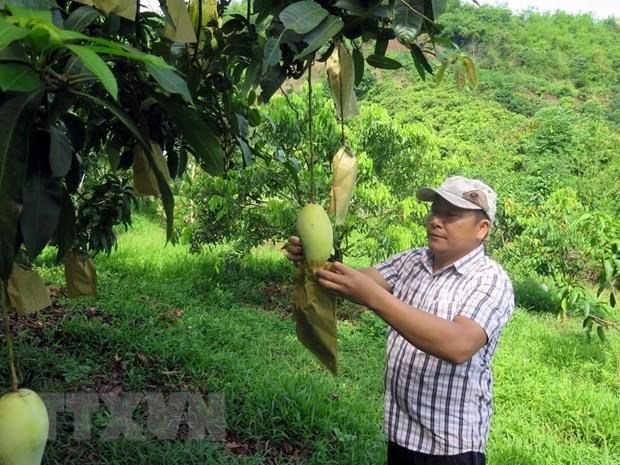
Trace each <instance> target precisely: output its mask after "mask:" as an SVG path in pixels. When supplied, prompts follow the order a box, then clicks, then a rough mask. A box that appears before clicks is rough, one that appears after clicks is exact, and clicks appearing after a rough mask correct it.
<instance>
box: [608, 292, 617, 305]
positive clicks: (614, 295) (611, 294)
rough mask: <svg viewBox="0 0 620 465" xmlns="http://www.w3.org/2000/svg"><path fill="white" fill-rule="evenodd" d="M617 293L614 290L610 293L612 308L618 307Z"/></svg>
mask: <svg viewBox="0 0 620 465" xmlns="http://www.w3.org/2000/svg"><path fill="white" fill-rule="evenodd" d="M616 303H617V302H616V292H615V291H614V290H613V289H612V290H611V292H610V293H609V305H611V306H612V307H615V306H616Z"/></svg>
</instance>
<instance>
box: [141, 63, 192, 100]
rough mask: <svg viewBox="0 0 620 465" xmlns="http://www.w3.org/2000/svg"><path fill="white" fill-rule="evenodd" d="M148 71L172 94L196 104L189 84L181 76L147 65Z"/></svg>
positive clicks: (168, 70)
mask: <svg viewBox="0 0 620 465" xmlns="http://www.w3.org/2000/svg"><path fill="white" fill-rule="evenodd" d="M146 70H147V71H148V72H149V74H150V75H151V76H153V78H154V79H155V80H156V81H157V83H158V84H159V85H160V86H161V87H162V89H164V91H166V92H168V93H170V94H179V95H180V96H181V97H183V100H185V101H186V102H187V103H191V104H192V105H193V104H194V102H193V100H192V96H191V94H190V93H189V88H188V87H187V82H186V81H185V79H183V78H182V77H181V76H179V75H178V74H177V73H175V72H174V71H172V70H170V69H166V68H160V67H159V66H153V65H152V64H150V63H147V64H146Z"/></svg>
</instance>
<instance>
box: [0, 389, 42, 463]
mask: <svg viewBox="0 0 620 465" xmlns="http://www.w3.org/2000/svg"><path fill="white" fill-rule="evenodd" d="M48 433H49V418H48V416H47V408H46V407H45V404H44V403H43V401H42V400H41V398H40V397H39V396H38V395H37V394H36V393H35V392H33V391H31V390H29V389H19V390H18V391H15V392H9V393H8V394H5V395H4V396H2V397H1V398H0V465H40V464H41V459H42V458H43V451H44V449H45V444H46V442H47V435H48Z"/></svg>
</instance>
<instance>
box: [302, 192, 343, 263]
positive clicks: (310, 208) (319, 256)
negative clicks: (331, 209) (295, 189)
mask: <svg viewBox="0 0 620 465" xmlns="http://www.w3.org/2000/svg"><path fill="white" fill-rule="evenodd" d="M297 234H299V238H300V239H301V243H302V245H303V251H304V258H305V259H306V261H307V262H309V263H311V262H323V261H325V260H327V259H328V258H329V256H330V255H331V253H332V248H333V245H334V232H333V230H332V223H331V221H330V220H329V216H327V213H326V212H325V210H323V207H321V206H320V205H318V204H316V203H309V204H307V205H306V206H305V207H303V208H302V209H301V211H300V212H299V215H297Z"/></svg>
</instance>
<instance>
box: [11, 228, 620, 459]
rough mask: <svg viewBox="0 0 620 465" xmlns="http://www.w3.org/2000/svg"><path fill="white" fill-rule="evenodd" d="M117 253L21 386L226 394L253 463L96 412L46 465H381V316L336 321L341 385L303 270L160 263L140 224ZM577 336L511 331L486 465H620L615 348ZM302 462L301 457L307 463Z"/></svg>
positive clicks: (554, 327) (520, 317)
mask: <svg viewBox="0 0 620 465" xmlns="http://www.w3.org/2000/svg"><path fill="white" fill-rule="evenodd" d="M119 244H120V245H119V248H118V250H117V251H116V252H115V253H113V254H112V255H111V256H110V257H105V256H99V257H97V259H96V263H97V267H98V279H99V294H98V296H97V298H93V299H83V300H70V301H69V300H65V299H60V301H59V303H60V304H61V305H62V306H63V307H65V308H66V309H67V311H56V312H43V313H41V314H40V316H39V321H40V322H41V325H40V326H33V325H30V326H29V327H28V328H25V329H23V330H22V331H21V333H20V335H19V338H18V339H17V340H16V346H17V355H18V357H19V364H20V369H21V373H22V376H23V377H24V382H23V385H24V386H27V387H31V388H33V389H35V390H37V391H39V392H66V391H84V390H114V389H120V388H122V390H123V391H125V392H129V391H154V390H160V391H164V392H175V391H199V392H202V393H223V394H224V395H225V397H226V410H227V412H226V413H227V428H228V430H229V431H230V432H231V433H232V434H234V440H235V441H236V442H238V443H240V444H242V445H246V446H248V447H247V448H249V449H251V450H252V452H253V453H252V454H250V455H247V456H242V455H238V454H237V455H236V454H233V453H231V452H230V451H229V450H228V449H227V448H226V447H225V444H223V443H220V442H214V441H209V440H203V441H187V440H182V438H179V440H177V441H166V442H162V441H160V442H158V441H155V440H153V439H151V440H147V441H129V440H114V441H100V440H99V439H98V436H97V434H98V433H100V432H101V430H102V429H103V428H104V427H105V425H106V422H107V417H106V414H105V410H104V409H100V411H98V413H97V415H96V416H95V426H94V427H93V440H92V441H88V442H75V441H73V440H72V439H71V433H72V430H71V426H70V425H71V420H72V419H71V418H61V419H60V425H61V427H60V431H59V435H58V439H57V440H56V441H53V442H50V443H49V446H48V450H47V453H46V460H45V461H44V463H46V464H61V463H62V464H66V465H70V464H82V463H85V462H86V460H88V461H91V462H95V463H105V464H118V465H120V464H138V463H140V464H142V463H148V464H149V465H153V464H205V463H209V464H235V463H242V464H260V463H282V464H284V463H289V462H292V463H303V464H348V463H356V464H379V463H384V462H385V443H384V440H383V437H382V432H381V428H382V417H383V403H382V402H383V401H382V398H383V394H382V387H383V386H382V384H383V364H384V344H385V340H384V336H385V325H384V324H383V323H382V322H381V321H380V320H379V319H378V318H376V317H375V316H374V315H373V314H372V313H370V312H361V311H359V309H356V308H354V307H352V306H346V307H345V309H344V310H343V311H342V312H341V313H340V315H341V316H342V317H346V319H342V320H341V321H340V322H339V328H338V329H339V351H340V352H339V364H340V366H339V369H340V372H339V374H338V376H337V377H333V376H332V375H330V374H329V373H328V372H327V371H326V370H325V369H323V368H322V367H321V366H320V365H319V364H318V362H317V361H316V360H315V359H314V358H313V356H312V355H311V354H309V353H308V352H307V351H306V350H305V349H304V348H303V347H302V346H301V344H300V343H299V342H298V341H297V339H296V337H295V326H294V322H293V321H292V318H291V304H292V294H291V292H292V288H291V277H292V275H293V272H294V269H293V267H292V266H291V265H289V264H288V263H287V262H286V260H284V259H283V258H282V256H281V255H280V254H279V253H278V252H277V251H276V250H260V251H257V252H256V253H254V254H253V255H252V256H251V257H248V258H246V259H244V260H242V261H240V262H239V261H234V260H230V259H227V256H226V255H225V254H223V253H222V251H221V250H212V251H208V252H204V253H202V254H200V255H190V254H189V253H188V252H187V250H186V249H185V248H183V247H181V246H178V247H171V246H167V247H165V248H164V247H163V244H164V235H163V231H162V230H161V229H160V228H159V226H158V225H155V224H153V223H151V222H149V221H147V220H145V219H141V218H137V219H136V225H135V227H134V229H132V230H131V231H130V232H128V233H126V234H123V235H122V236H121V237H120V240H119ZM51 257H52V255H51V254H50V255H45V254H44V257H43V259H42V260H41V262H40V264H41V271H42V274H43V276H44V278H45V279H46V280H47V281H49V282H52V283H54V284H56V285H58V286H60V285H62V283H63V276H62V270H61V269H60V268H58V267H55V266H53V264H52V263H51ZM93 309H94V310H93ZM579 325H580V323H579V321H578V320H569V321H567V322H560V321H558V320H557V319H556V318H555V317H554V316H552V315H548V314H531V313H527V312H525V311H523V310H518V311H517V312H516V314H515V316H514V318H513V319H512V321H511V322H510V323H509V325H508V326H507V328H506V330H505V332H504V335H503V338H502V341H501V343H500V348H499V351H498V354H497V356H496V360H495V365H494V376H495V406H496V410H495V415H494V419H493V426H492V434H491V440H490V444H489V448H488V458H489V461H488V462H489V463H490V464H491V465H509V464H514V465H530V464H541V465H543V464H544V465H552V464H601V465H602V464H619V463H620V421H618V420H619V413H620V382H619V380H618V378H617V377H616V355H614V354H615V353H617V352H620V344H619V341H618V338H617V337H616V338H613V337H611V338H610V343H608V344H606V345H603V344H601V343H600V342H599V341H598V340H592V342H590V343H588V342H587V341H586V340H585V337H584V336H583V334H582V333H581V331H580V328H579ZM0 379H7V370H6V363H2V366H1V367H0ZM4 384H6V383H4ZM291 447H292V449H293V450H295V449H297V450H299V451H301V452H303V453H302V455H303V458H302V459H300V460H299V461H298V462H295V460H294V459H292V458H290V455H291V454H290V450H291ZM287 451H288V452H287Z"/></svg>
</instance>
